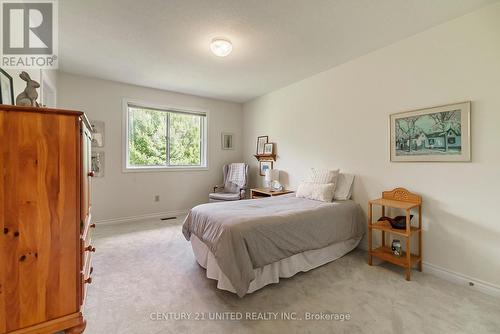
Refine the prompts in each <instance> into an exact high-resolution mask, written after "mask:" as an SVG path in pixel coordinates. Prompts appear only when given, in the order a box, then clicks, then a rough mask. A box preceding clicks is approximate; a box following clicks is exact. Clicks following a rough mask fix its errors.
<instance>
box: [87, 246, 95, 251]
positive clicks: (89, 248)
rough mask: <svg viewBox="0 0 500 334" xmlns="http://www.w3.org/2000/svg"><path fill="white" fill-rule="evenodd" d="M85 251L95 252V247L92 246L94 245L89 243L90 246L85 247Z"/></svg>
mask: <svg viewBox="0 0 500 334" xmlns="http://www.w3.org/2000/svg"><path fill="white" fill-rule="evenodd" d="M85 251H86V252H95V247H92V245H89V246H87V247H85Z"/></svg>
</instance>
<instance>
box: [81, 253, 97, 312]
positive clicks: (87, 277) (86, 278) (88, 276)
mask: <svg viewBox="0 0 500 334" xmlns="http://www.w3.org/2000/svg"><path fill="white" fill-rule="evenodd" d="M93 271H94V268H93V267H92V252H86V256H85V264H84V266H83V271H82V272H81V280H82V287H81V289H82V292H81V296H82V297H81V300H80V305H82V306H83V305H84V304H85V298H86V296H87V289H88V287H89V285H90V284H92V272H93Z"/></svg>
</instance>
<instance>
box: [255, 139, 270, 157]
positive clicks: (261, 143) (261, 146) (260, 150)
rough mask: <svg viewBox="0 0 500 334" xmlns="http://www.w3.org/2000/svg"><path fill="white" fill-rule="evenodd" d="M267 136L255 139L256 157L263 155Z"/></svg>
mask: <svg viewBox="0 0 500 334" xmlns="http://www.w3.org/2000/svg"><path fill="white" fill-rule="evenodd" d="M268 140H269V136H260V137H257V155H261V154H264V145H265V144H267V142H268Z"/></svg>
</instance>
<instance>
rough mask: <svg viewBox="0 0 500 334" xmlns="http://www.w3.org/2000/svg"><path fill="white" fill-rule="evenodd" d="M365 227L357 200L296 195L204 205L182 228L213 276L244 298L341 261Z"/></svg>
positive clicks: (192, 211)
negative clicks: (325, 199)
mask: <svg viewBox="0 0 500 334" xmlns="http://www.w3.org/2000/svg"><path fill="white" fill-rule="evenodd" d="M363 231H364V215H363V213H362V211H361V208H360V207H359V205H358V204H356V203H355V202H354V201H352V200H345V201H334V202H320V201H315V200H310V199H305V198H297V197H295V196H294V195H293V194H290V195H283V196H279V197H270V198H263V199H253V200H243V201H235V202H227V203H210V204H202V205H198V206H196V207H194V208H193V209H191V210H190V212H189V214H188V215H187V217H186V219H185V221H184V224H183V228H182V232H183V234H184V236H185V238H186V239H187V240H188V241H190V242H191V245H192V248H193V252H194V255H195V257H196V260H197V262H198V263H199V264H200V265H201V266H202V267H204V268H205V269H206V271H207V277H208V278H211V279H215V280H217V281H218V283H217V287H218V288H219V289H223V290H227V291H231V292H234V293H236V294H237V295H238V296H240V297H243V296H244V295H245V294H247V293H251V292H254V291H256V290H258V289H260V288H262V287H264V286H265V285H268V284H271V283H278V282H279V279H280V278H284V277H291V276H293V275H295V274H296V273H298V272H301V271H308V270H311V269H313V268H316V267H318V266H321V265H324V264H326V263H328V262H331V261H333V260H335V259H338V258H339V257H341V256H343V255H345V254H347V253H348V252H350V251H351V250H353V249H354V248H356V247H357V245H358V244H359V241H360V240H361V238H362V236H363Z"/></svg>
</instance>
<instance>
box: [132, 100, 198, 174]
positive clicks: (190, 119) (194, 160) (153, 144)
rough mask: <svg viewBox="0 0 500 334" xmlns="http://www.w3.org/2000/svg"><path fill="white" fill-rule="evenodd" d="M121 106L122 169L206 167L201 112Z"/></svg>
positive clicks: (135, 104) (139, 105) (134, 105)
mask: <svg viewBox="0 0 500 334" xmlns="http://www.w3.org/2000/svg"><path fill="white" fill-rule="evenodd" d="M124 105H125V119H126V122H125V124H126V129H125V133H126V138H125V154H124V156H125V169H126V170H144V169H177V168H188V169H192V168H206V167H207V157H206V151H207V150H206V128H207V115H206V113H205V112H197V111H189V110H178V109H173V108H167V107H165V108H164V107H151V106H147V105H143V104H137V103H131V102H126V103H124Z"/></svg>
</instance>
